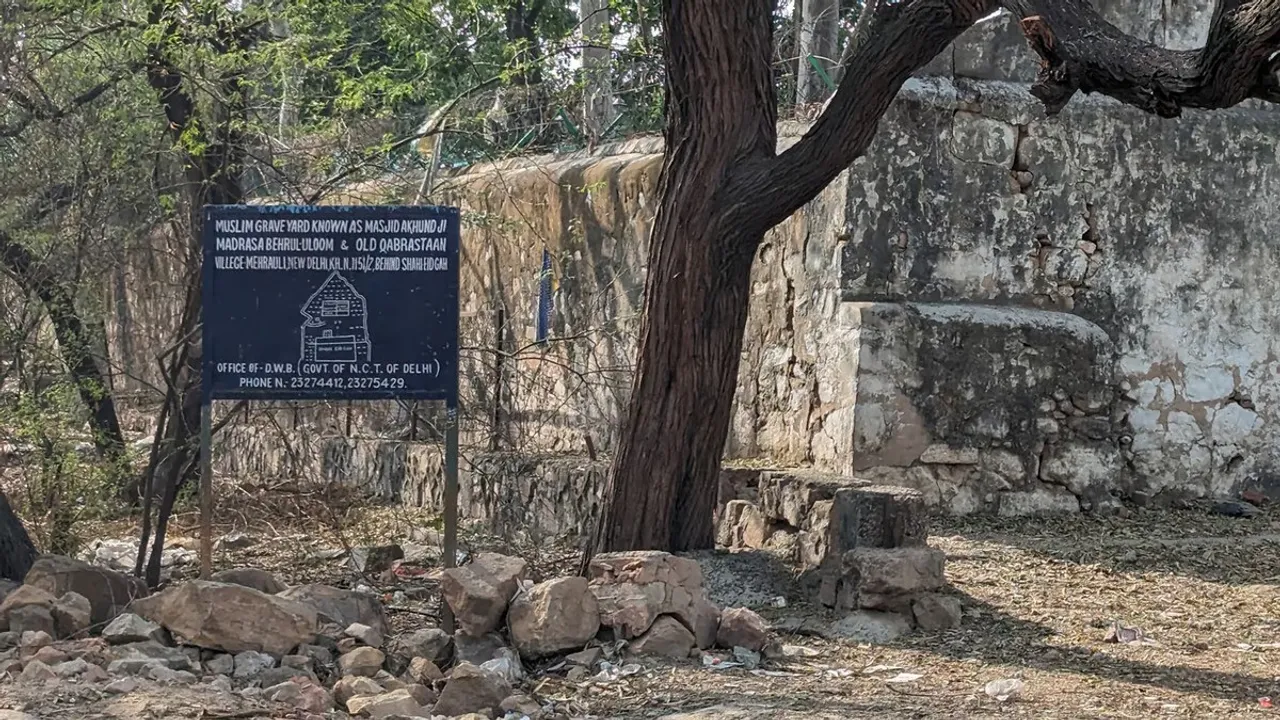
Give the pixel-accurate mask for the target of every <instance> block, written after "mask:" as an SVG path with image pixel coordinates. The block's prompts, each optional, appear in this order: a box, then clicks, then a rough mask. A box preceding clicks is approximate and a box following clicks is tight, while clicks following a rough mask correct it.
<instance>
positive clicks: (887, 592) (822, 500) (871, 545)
mask: <svg viewBox="0 0 1280 720" xmlns="http://www.w3.org/2000/svg"><path fill="white" fill-rule="evenodd" d="M719 517H720V522H719V525H718V526H717V540H718V542H719V543H720V544H721V545H723V546H725V547H728V548H730V549H768V550H772V551H775V552H778V553H780V554H782V555H783V556H784V557H786V558H787V559H788V560H790V561H792V562H794V563H795V564H797V565H798V566H799V567H800V569H801V571H802V573H803V574H802V578H803V579H804V580H805V581H806V584H807V585H808V587H809V588H810V589H811V590H812V591H813V593H814V595H815V596H816V599H817V600H818V601H819V602H820V603H821V604H822V605H824V606H826V607H829V608H832V609H835V610H838V611H841V612H852V613H854V616H851V617H848V618H846V621H844V622H845V625H846V626H849V627H854V628H863V627H877V628H886V627H887V628H894V630H893V631H892V632H876V633H872V634H874V635H877V637H874V638H868V639H871V640H879V639H882V638H881V637H878V636H879V635H885V636H889V637H891V636H894V635H897V634H900V633H901V632H905V631H908V630H910V629H911V628H913V627H918V628H920V629H922V630H926V631H935V630H944V629H948V628H952V627H955V626H956V625H958V624H959V623H960V620H961V607H960V603H959V601H958V600H957V599H956V598H955V597H953V596H951V595H948V594H946V593H945V592H943V591H944V590H945V588H946V578H945V574H944V564H945V559H946V556H945V554H944V553H943V552H942V551H940V550H937V549H935V548H931V547H929V545H928V537H929V516H928V512H927V509H926V507H925V503H924V498H923V496H922V495H921V494H920V493H919V492H918V491H915V490H912V489H909V488H904V487H897V486H878V485H873V484H871V483H868V482H865V481H860V480H856V479H852V478H845V477H840V476H834V475H825V474H819V473H805V472H794V471H787V472H782V471H768V472H764V473H761V475H760V479H759V484H758V486H757V487H756V488H755V489H754V493H753V494H752V499H750V500H748V499H735V500H729V501H728V502H727V503H726V504H725V506H724V509H723V511H722V512H721V513H720V514H719ZM883 639H888V638H883Z"/></svg>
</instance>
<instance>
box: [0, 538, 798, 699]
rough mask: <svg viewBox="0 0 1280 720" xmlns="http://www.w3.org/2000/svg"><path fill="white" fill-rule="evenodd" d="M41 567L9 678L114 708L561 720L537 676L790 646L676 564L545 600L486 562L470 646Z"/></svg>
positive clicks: (465, 608) (243, 587)
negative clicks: (201, 700)
mask: <svg viewBox="0 0 1280 720" xmlns="http://www.w3.org/2000/svg"><path fill="white" fill-rule="evenodd" d="M40 563H44V564H43V565H40ZM40 563H37V565H38V566H40V567H42V568H44V569H43V570H42V572H41V573H38V574H36V575H35V580H36V581H37V583H28V584H24V585H21V586H18V587H17V588H15V589H13V590H12V591H11V592H10V593H9V594H8V596H7V597H5V598H4V600H3V603H0V622H2V623H4V624H6V625H7V627H8V628H9V629H8V631H7V632H0V677H6V678H8V679H11V680H14V681H16V682H21V683H43V684H57V683H62V682H72V683H77V684H85V683H95V684H97V683H100V684H101V689H102V690H103V691H104V692H106V693H108V694H123V693H129V692H133V691H134V690H135V689H137V688H139V687H142V686H143V685H145V684H148V683H162V684H181V685H190V686H193V687H196V686H203V687H207V688H208V689H209V690H210V691H214V692H218V693H238V694H239V695H241V696H243V697H245V698H255V699H257V700H259V701H262V702H268V703H280V704H283V705H285V706H288V707H289V708H291V709H292V712H294V715H292V717H298V718H316V719H318V718H321V717H347V716H354V717H370V718H456V717H466V718H470V719H472V720H476V719H478V718H496V717H503V718H510V719H511V720H518V719H523V718H528V720H538V719H540V718H546V719H547V720H550V719H551V718H560V717H564V716H563V715H559V714H557V713H556V711H555V707H554V704H548V705H546V706H543V705H542V704H540V703H539V702H538V701H536V700H534V699H533V698H532V697H530V695H529V694H527V693H525V692H521V690H520V687H521V686H522V685H523V684H525V681H526V667H527V664H537V665H538V666H540V667H542V668H547V667H553V668H561V669H562V671H564V672H567V673H568V674H569V675H570V677H576V678H582V677H585V676H586V675H587V674H588V673H591V672H593V671H594V670H595V668H596V666H597V665H598V664H600V663H601V662H602V661H604V660H605V659H606V658H616V655H617V653H619V652H625V653H630V654H633V655H651V656H659V657H667V658H673V659H685V658H688V657H690V656H691V655H697V654H698V651H699V649H700V648H709V647H712V646H714V645H717V644H718V645H720V646H722V647H725V648H727V649H732V650H734V651H735V652H747V653H757V654H760V653H767V652H770V651H771V650H772V648H774V647H776V644H775V643H774V641H773V640H772V638H771V637H770V635H769V632H768V629H767V625H766V624H765V622H764V620H763V619H761V618H760V617H759V616H758V615H756V614H755V613H753V612H751V611H749V610H743V609H736V610H734V609H730V610H726V611H725V612H724V613H721V611H720V609H719V608H717V607H716V606H715V605H713V604H712V603H711V602H710V600H708V598H707V593H706V590H705V589H704V588H703V585H702V574H701V570H700V568H699V566H698V565H697V563H696V562H694V561H692V560H688V559H684V558H678V557H674V556H671V555H668V554H666V553H614V554H606V555H601V556H598V557H597V558H596V559H595V560H594V561H593V562H592V564H591V571H590V573H589V577H587V578H582V577H564V578H555V579H551V580H547V581H545V582H540V583H534V582H532V579H531V578H530V577H529V571H528V566H527V564H526V563H525V562H524V561H523V560H521V559H519V558H513V557H506V556H503V555H497V554H493V553H479V554H477V555H476V556H475V557H474V559H473V560H472V561H471V562H470V563H469V564H467V565H466V566H464V567H460V568H452V569H449V570H446V571H445V572H444V573H443V574H442V579H441V587H442V589H443V591H444V597H445V600H446V602H447V603H448V604H449V606H450V608H451V609H452V611H453V614H454V617H455V619H456V625H457V628H458V630H457V633H456V634H454V635H450V634H449V633H446V632H445V631H444V630H442V629H440V628H432V627H424V628H420V629H417V630H414V631H413V632H410V633H405V634H400V635H398V636H392V635H391V627H390V624H389V623H388V622H387V617H386V613H385V610H384V609H383V607H382V604H381V602H380V600H379V599H378V598H377V597H375V596H373V595H367V594H364V593H360V592H356V591H350V590H342V589H339V588H333V587H328V586H324V585H304V586H299V587H292V588H289V587H286V586H284V584H283V583H280V582H279V580H277V579H276V578H274V577H273V576H270V575H269V574H267V573H263V572H261V571H250V570H247V569H240V570H235V571H224V572H223V573H220V574H219V575H218V578H219V580H221V581H220V582H212V581H199V580H196V581H191V582H186V583H181V584H178V585H174V586H172V587H170V588H168V589H166V590H165V591H164V592H161V593H159V594H156V595H150V596H148V595H147V594H146V591H145V588H143V587H140V586H139V585H138V584H136V583H134V582H133V580H132V579H131V578H129V577H128V576H125V575H123V574H120V573H116V572H114V571H112V570H108V569H104V568H100V567H95V566H87V565H84V564H83V563H79V562H78V561H74V560H72V561H67V560H66V559H65V558H52V559H50V558H42V559H41V561H40ZM84 574H89V576H91V577H92V578H95V580H94V582H93V583H89V582H87V581H85V580H84V578H83V577H82V575H84ZM46 588H53V589H54V590H57V591H60V594H58V595H55V594H54V593H53V592H51V591H50V590H48V589H46ZM79 589H84V590H85V591H87V592H89V593H90V595H84V594H82V593H81V592H80V591H79ZM126 597H127V599H126ZM99 609H100V610H101V616H102V621H101V623H100V624H96V625H95V624H94V620H93V618H94V617H97V615H95V613H96V612H98V611H99ZM91 632H92V633H98V636H97V637H90V636H89V634H90V633H91ZM600 667H601V668H602V669H603V667H604V666H603V665H600ZM544 671H545V670H544ZM335 708H337V709H338V710H339V712H338V713H336V714H335V713H334V709H335Z"/></svg>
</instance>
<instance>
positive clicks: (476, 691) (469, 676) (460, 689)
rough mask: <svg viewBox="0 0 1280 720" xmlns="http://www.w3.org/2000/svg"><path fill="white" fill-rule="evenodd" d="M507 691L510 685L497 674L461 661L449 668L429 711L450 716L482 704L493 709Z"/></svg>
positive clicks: (475, 708)
mask: <svg viewBox="0 0 1280 720" xmlns="http://www.w3.org/2000/svg"><path fill="white" fill-rule="evenodd" d="M510 694H511V685H510V684H509V683H508V682H507V681H506V679H504V678H503V677H502V676H501V675H499V674H497V673H493V672H489V671H488V670H483V669H481V668H478V667H476V666H475V665H472V664H470V663H461V664H459V665H458V666H457V667H456V668H454V669H453V673H452V675H450V676H449V682H448V683H447V684H446V685H445V686H444V692H442V693H440V699H439V700H437V701H436V706H435V708H433V709H432V713H433V714H434V715H444V716H446V717H454V716H456V715H465V714H467V713H472V712H476V711H479V710H484V709H486V708H488V709H489V710H497V709H498V707H499V706H500V705H501V704H502V701H503V700H505V699H506V698H507V696H509V695H510Z"/></svg>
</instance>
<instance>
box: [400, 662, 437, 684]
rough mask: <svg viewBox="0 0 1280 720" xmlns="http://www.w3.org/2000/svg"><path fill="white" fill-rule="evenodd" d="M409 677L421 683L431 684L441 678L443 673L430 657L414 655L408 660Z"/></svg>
mask: <svg viewBox="0 0 1280 720" xmlns="http://www.w3.org/2000/svg"><path fill="white" fill-rule="evenodd" d="M409 677H410V678H412V679H413V680H414V681H415V682H420V683H422V684H423V685H431V684H432V683H434V682H435V681H437V680H443V679H444V673H443V672H441V670H440V668H439V666H437V665H436V664H435V663H433V662H431V660H430V659H428V658H424V657H416V658H414V659H413V660H411V661H409Z"/></svg>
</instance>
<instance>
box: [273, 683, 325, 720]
mask: <svg viewBox="0 0 1280 720" xmlns="http://www.w3.org/2000/svg"><path fill="white" fill-rule="evenodd" d="M262 696H263V697H264V698H266V699H268V700H271V701H272V702H278V703H284V704H286V705H291V706H293V707H295V708H298V709H299V710H303V711H305V712H308V713H314V714H317V715H324V714H325V713H327V712H329V711H330V710H332V709H333V697H332V696H330V695H329V693H328V692H327V691H325V689H324V688H322V687H320V686H319V685H316V684H315V683H314V682H311V681H310V680H308V679H306V678H299V679H296V680H290V681H287V682H281V683H276V684H273V685H269V686H267V688H266V689H265V690H263V691H262Z"/></svg>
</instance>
